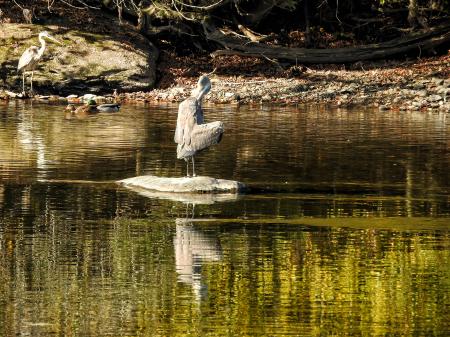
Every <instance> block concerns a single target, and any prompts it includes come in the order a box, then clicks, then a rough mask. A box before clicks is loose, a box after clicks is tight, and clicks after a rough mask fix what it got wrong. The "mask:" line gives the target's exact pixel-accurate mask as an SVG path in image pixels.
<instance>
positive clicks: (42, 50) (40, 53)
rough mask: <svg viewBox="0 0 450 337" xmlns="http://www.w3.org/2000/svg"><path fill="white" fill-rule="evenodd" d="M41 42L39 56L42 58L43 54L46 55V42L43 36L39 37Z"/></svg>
mask: <svg viewBox="0 0 450 337" xmlns="http://www.w3.org/2000/svg"><path fill="white" fill-rule="evenodd" d="M39 42H40V43H41V48H39V51H38V54H39V56H42V54H44V50H45V46H46V42H45V40H44V38H43V37H42V36H39Z"/></svg>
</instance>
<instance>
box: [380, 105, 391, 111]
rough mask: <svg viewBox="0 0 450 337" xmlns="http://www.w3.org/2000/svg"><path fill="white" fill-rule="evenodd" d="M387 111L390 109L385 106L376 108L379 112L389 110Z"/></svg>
mask: <svg viewBox="0 0 450 337" xmlns="http://www.w3.org/2000/svg"><path fill="white" fill-rule="evenodd" d="M389 109H390V107H389V106H387V105H380V106H378V110H380V111H386V110H389Z"/></svg>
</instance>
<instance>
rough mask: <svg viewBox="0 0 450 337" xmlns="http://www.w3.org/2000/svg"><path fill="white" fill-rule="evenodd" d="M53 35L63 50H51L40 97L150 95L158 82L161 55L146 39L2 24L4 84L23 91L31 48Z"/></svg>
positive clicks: (41, 69)
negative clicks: (22, 66) (23, 66)
mask: <svg viewBox="0 0 450 337" xmlns="http://www.w3.org/2000/svg"><path fill="white" fill-rule="evenodd" d="M43 30H48V31H49V32H50V33H51V34H52V35H53V36H54V37H55V38H56V39H58V40H59V41H60V42H61V43H62V45H57V44H54V43H51V42H50V43H48V44H47V50H46V52H45V54H44V56H43V58H42V60H41V62H40V63H39V64H38V66H37V68H36V71H35V74H34V79H33V86H34V89H35V91H37V92H39V93H57V94H69V93H85V92H92V93H107V92H111V91H112V90H113V89H119V90H123V91H139V90H149V89H150V88H152V87H153V85H154V82H155V62H156V58H157V53H156V49H155V48H154V47H152V46H151V44H150V43H149V42H148V41H146V40H145V39H143V38H141V39H136V37H135V36H134V39H130V38H129V37H128V38H127V36H125V35H122V36H121V35H118V34H114V36H113V35H101V34H93V33H90V32H84V31H79V30H72V29H68V28H67V27H60V26H55V25H49V26H36V25H24V24H3V25H2V30H1V32H0V42H1V44H2V47H1V48H0V64H1V70H0V78H1V79H3V86H4V87H6V88H8V89H10V90H16V91H19V90H21V85H22V84H21V79H22V76H21V74H20V73H17V70H16V69H17V62H18V60H19V58H20V56H21V54H22V53H23V52H24V51H25V49H26V48H28V47H30V46H32V45H35V46H39V41H38V34H39V32H40V31H43Z"/></svg>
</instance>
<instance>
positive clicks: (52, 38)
mask: <svg viewBox="0 0 450 337" xmlns="http://www.w3.org/2000/svg"><path fill="white" fill-rule="evenodd" d="M47 38H48V39H49V40H51V41H53V42H55V43H57V44H59V45H62V42H60V41H58V40H57V39H55V38H54V37H53V36H47Z"/></svg>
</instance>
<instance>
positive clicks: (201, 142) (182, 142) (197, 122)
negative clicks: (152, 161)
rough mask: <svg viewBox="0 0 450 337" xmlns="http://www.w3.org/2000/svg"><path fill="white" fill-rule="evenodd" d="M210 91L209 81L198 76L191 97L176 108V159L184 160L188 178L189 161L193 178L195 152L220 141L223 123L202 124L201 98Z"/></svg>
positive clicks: (205, 77)
mask: <svg viewBox="0 0 450 337" xmlns="http://www.w3.org/2000/svg"><path fill="white" fill-rule="evenodd" d="M210 89H211V81H210V80H209V78H208V77H207V76H205V75H203V76H200V78H199V80H198V82H197V88H196V89H194V90H193V91H192V94H191V97H189V98H187V99H185V100H184V101H183V102H181V103H180V106H179V108H178V119H177V127H176V130H175V137H174V140H175V143H177V144H178V146H177V158H178V159H184V160H186V175H187V176H188V177H189V159H191V160H192V175H193V176H194V177H195V161H194V156H195V155H196V154H197V152H199V151H201V150H204V149H206V148H208V147H210V146H211V145H214V144H217V143H219V142H220V141H221V139H222V134H223V123H222V122H219V121H217V122H212V123H204V121H203V110H202V107H201V103H202V99H203V97H204V96H205V95H206V94H207V93H208V92H209V90H210Z"/></svg>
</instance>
